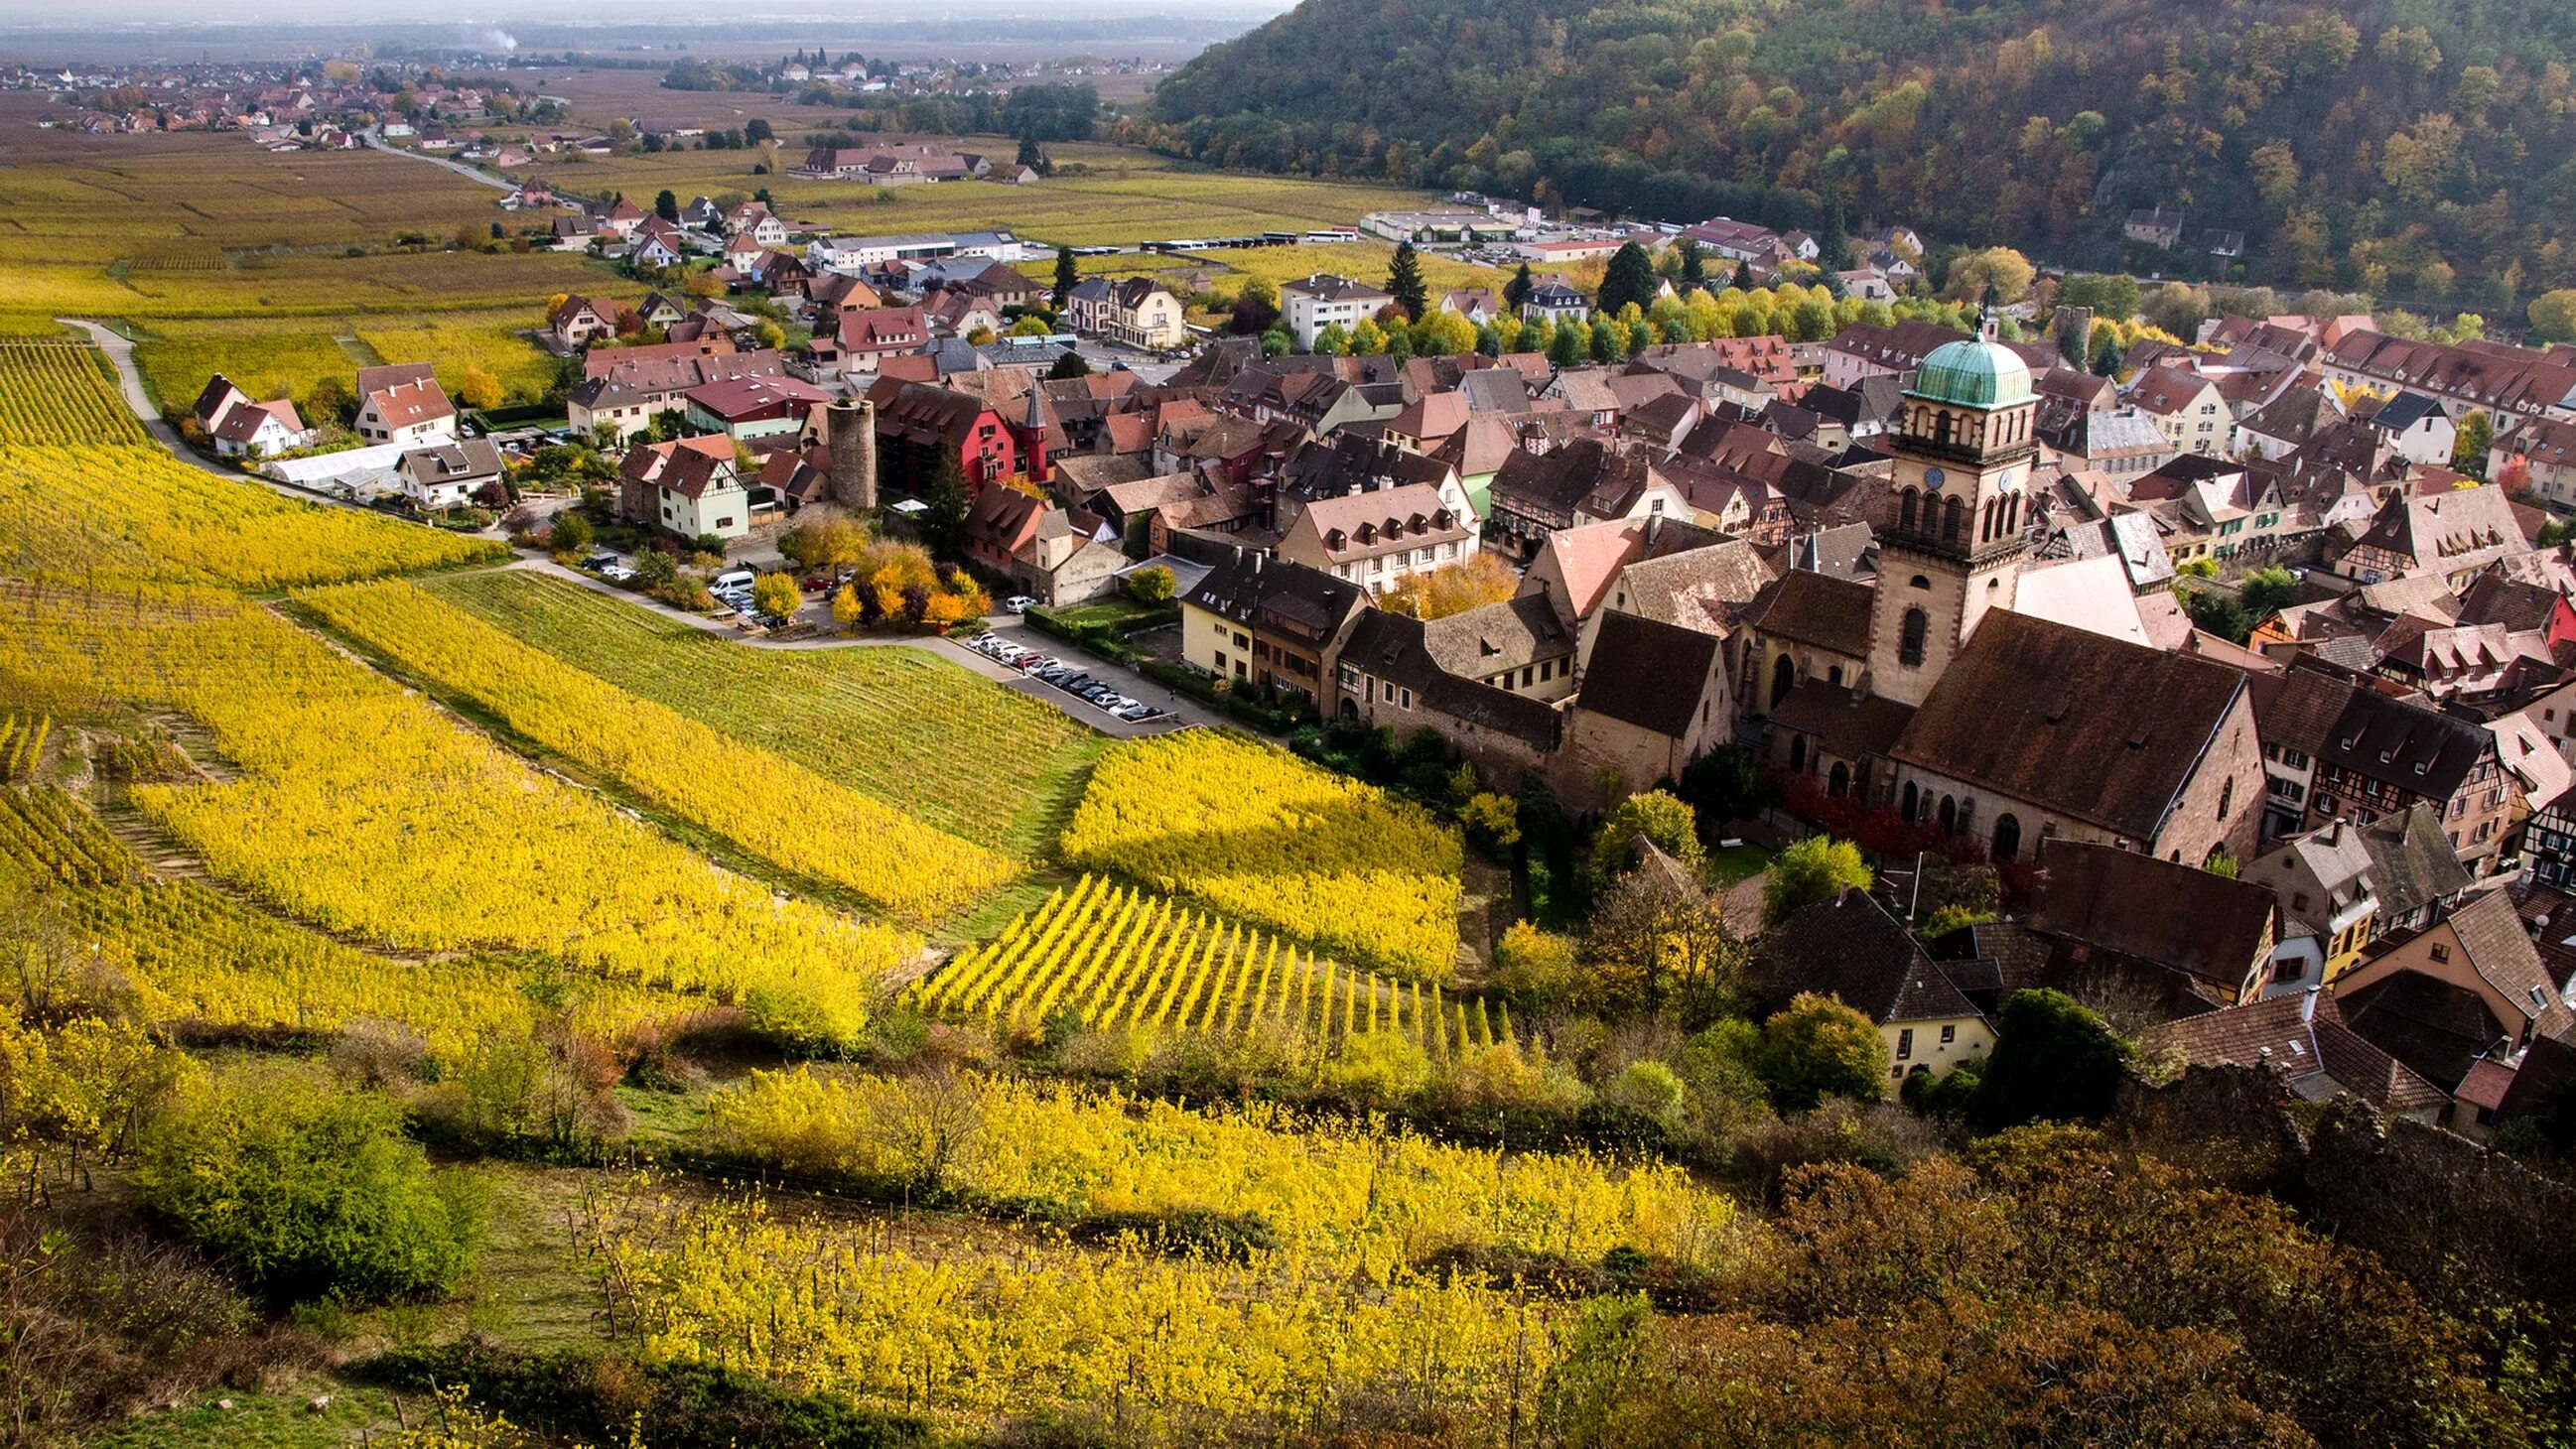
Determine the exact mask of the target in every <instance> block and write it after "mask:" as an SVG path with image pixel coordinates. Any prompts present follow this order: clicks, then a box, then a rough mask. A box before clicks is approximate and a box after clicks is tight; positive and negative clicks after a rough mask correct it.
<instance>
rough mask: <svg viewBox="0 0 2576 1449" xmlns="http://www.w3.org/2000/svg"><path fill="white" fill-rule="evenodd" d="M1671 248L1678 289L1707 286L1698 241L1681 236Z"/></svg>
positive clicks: (1685, 290) (1688, 290)
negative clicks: (1677, 262)
mask: <svg viewBox="0 0 2576 1449" xmlns="http://www.w3.org/2000/svg"><path fill="white" fill-rule="evenodd" d="M1673 250H1674V252H1675V253H1676V254H1678V255H1679V256H1680V258H1681V272H1680V273H1679V281H1678V282H1677V283H1676V286H1677V288H1678V290H1680V291H1684V292H1690V291H1696V290H1698V289H1699V288H1701V287H1705V286H1707V285H1708V259H1707V258H1705V257H1703V256H1701V255H1700V250H1699V243H1698V242H1696V241H1693V240H1692V239H1690V238H1689V237H1683V238H1682V239H1681V240H1680V241H1679V242H1677V243H1675V244H1674V246H1673ZM1521 270H1522V271H1523V272H1527V271H1528V270H1529V268H1527V267H1523V268H1521Z"/></svg>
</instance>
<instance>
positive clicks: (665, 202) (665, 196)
mask: <svg viewBox="0 0 2576 1449" xmlns="http://www.w3.org/2000/svg"><path fill="white" fill-rule="evenodd" d="M653 214H654V215H655V216H658V217H660V218H662V219H663V220H664V221H668V222H677V221H678V220H679V219H680V198H678V197H676V196H673V195H672V194H671V193H670V192H668V191H665V192H663V193H662V194H661V195H659V196H656V197H654V198H653Z"/></svg>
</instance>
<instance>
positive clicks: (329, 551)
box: [0, 447, 501, 589]
mask: <svg viewBox="0 0 2576 1449" xmlns="http://www.w3.org/2000/svg"><path fill="white" fill-rule="evenodd" d="M500 552H501V545H499V544H497V543H494V542H492V541H491V540H489V539H479V538H466V537H462V536H459V535H457V534H453V533H446V532H442V531H440V530H437V529H432V528H423V527H420V526H419V525H417V524H409V523H399V522H396V521H395V520H393V519H390V518H385V517H381V516H379V515H376V514H370V513H362V512H358V511H356V510H352V509H346V508H329V507H325V506H323V505H321V504H318V503H305V502H300V501H297V500H294V499H289V498H284V497H281V496H279V495H278V494H275V493H272V492H270V491H269V490H268V489H267V488H265V487H263V486H261V485H259V484H257V483H252V482H249V481H247V480H245V481H242V482H231V481H228V480H226V479H223V478H220V477H217V476H215V475H213V474H210V473H207V472H205V471H203V470H201V469H198V468H193V467H190V466H188V465H187V464H185V463H181V462H178V461H176V460H174V459H172V458H171V457H170V455H169V454H168V453H166V452H164V451H163V450H161V449H160V448H158V447H124V448H104V447H68V448H52V447H16V448H9V449H6V450H0V573H6V574H10V575H14V576H17V577H21V578H50V579H60V580H65V581H78V582H86V581H89V580H93V579H98V578H119V579H162V580H169V581H173V582H177V581H187V582H199V583H218V584H230V585H234V586H236V587H241V588H249V589H275V588H286V587H292V586H296V585H303V584H318V583H330V582H335V581H338V580H341V579H350V578H365V577H368V576H370V575H374V574H380V573H393V572H402V571H408V570H412V569H424V568H436V567H440V566H442V565H448V564H458V563H471V562H481V561H486V560H489V559H492V558H494V557H495V556H497V555H498V554H499V553H500Z"/></svg>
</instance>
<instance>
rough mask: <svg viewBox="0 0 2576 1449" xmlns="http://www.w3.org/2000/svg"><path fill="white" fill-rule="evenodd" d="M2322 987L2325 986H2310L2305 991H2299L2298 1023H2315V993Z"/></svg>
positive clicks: (2309, 1024)
mask: <svg viewBox="0 0 2576 1449" xmlns="http://www.w3.org/2000/svg"><path fill="white" fill-rule="evenodd" d="M2324 989H2325V988H2323V987H2321V986H2311V987H2309V988H2308V989H2307V990H2306V991H2304V992H2301V993H2300V995H2299V1024H2300V1025H2301V1026H2313V1025H2315V1024H2316V1019H2317V993H2318V992H2320V991H2322V990H2324Z"/></svg>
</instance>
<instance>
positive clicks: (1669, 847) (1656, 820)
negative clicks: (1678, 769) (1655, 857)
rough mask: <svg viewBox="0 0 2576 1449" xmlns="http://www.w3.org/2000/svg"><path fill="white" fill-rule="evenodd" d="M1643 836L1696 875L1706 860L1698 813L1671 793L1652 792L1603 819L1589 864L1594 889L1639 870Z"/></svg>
mask: <svg viewBox="0 0 2576 1449" xmlns="http://www.w3.org/2000/svg"><path fill="white" fill-rule="evenodd" d="M1640 835H1642V836H1644V837H1646V839H1648V840H1650V841H1652V842H1654V843H1655V845H1656V846H1657V847H1659V848H1661V849H1662V850H1663V852H1664V853H1665V854H1667V855H1670V856H1671V857H1672V858H1673V859H1675V860H1677V861H1680V862H1681V863H1682V865H1683V866H1684V867H1685V868H1686V869H1688V870H1691V871H1693V872H1694V873H1696V872H1697V871H1698V870H1699V867H1700V862H1701V861H1702V859H1704V858H1705V857H1704V852H1702V851H1701V849H1700V843H1699V817H1698V815H1697V813H1696V812H1694V811H1693V810H1692V809H1691V808H1690V807H1689V806H1688V805H1685V804H1683V803H1682V802H1681V798H1680V797H1679V796H1677V795H1674V794H1672V793H1671V792H1670V791H1666V790H1649V791H1647V792H1646V793H1645V794H1643V795H1631V796H1629V797H1628V798H1627V799H1625V800H1622V801H1620V802H1619V808H1618V809H1616V810H1613V811H1611V812H1610V814H1609V815H1608V816H1607V817H1605V818H1604V819H1603V820H1602V822H1601V833H1600V834H1599V835H1597V836H1595V837H1593V841H1592V854H1591V856H1590V858H1589V859H1588V860H1586V862H1585V870H1586V872H1587V876H1588V880H1589V882H1590V884H1591V887H1592V889H1594V890H1596V891H1597V890H1601V889H1603V888H1604V887H1606V886H1608V885H1609V884H1610V882H1611V881H1612V880H1613V879H1615V878H1617V877H1618V876H1620V875H1621V874H1623V873H1625V872H1627V871H1630V870H1633V869H1635V868H1636V865H1637V859H1638V855H1637V849H1636V839H1637V837H1638V836H1640Z"/></svg>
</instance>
